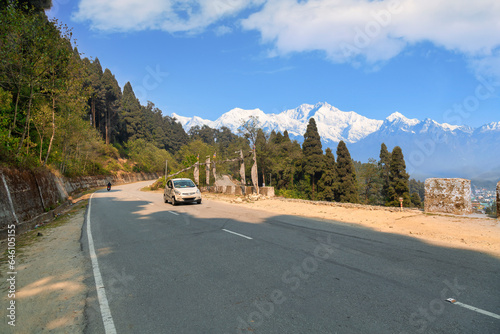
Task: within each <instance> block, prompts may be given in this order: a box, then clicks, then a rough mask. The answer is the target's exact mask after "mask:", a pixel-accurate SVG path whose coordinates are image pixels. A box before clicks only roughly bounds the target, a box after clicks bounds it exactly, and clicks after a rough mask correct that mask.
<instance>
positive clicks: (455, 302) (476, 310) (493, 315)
mask: <svg viewBox="0 0 500 334" xmlns="http://www.w3.org/2000/svg"><path fill="white" fill-rule="evenodd" d="M446 301H447V302H450V303H452V304H453V305H458V306H462V307H464V308H466V309H469V310H472V311H475V312H477V313H481V314H484V315H487V316H490V317H492V318H495V319H498V320H500V315H498V314H495V313H491V312H488V311H485V310H481V309H480V308H477V307H474V306H470V305H467V304H464V303H461V302H459V301H456V300H455V299H453V298H448V299H446Z"/></svg>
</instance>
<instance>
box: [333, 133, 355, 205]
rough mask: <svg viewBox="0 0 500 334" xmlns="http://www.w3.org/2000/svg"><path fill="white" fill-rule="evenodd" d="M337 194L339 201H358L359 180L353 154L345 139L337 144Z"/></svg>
mask: <svg viewBox="0 0 500 334" xmlns="http://www.w3.org/2000/svg"><path fill="white" fill-rule="evenodd" d="M336 166H337V168H336V170H337V180H338V182H337V192H336V194H337V196H336V200H337V201H338V202H349V203H358V202H359V197H358V189H357V185H358V182H357V180H356V170H355V169H354V164H353V162H352V159H351V154H350V153H349V150H348V149H347V146H346V145H345V143H344V141H342V140H341V141H340V142H339V144H338V146H337V165H336Z"/></svg>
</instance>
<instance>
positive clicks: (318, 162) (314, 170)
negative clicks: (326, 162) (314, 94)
mask: <svg viewBox="0 0 500 334" xmlns="http://www.w3.org/2000/svg"><path fill="white" fill-rule="evenodd" d="M302 152H303V154H304V172H305V173H306V174H309V175H311V185H312V196H311V197H312V199H315V196H316V195H315V183H316V180H318V179H319V178H320V177H321V170H322V167H323V149H322V145H321V138H320V136H319V133H318V128H317V126H316V121H315V120H314V118H312V117H311V118H310V119H309V123H308V124H307V129H306V133H305V134H304V143H303V144H302Z"/></svg>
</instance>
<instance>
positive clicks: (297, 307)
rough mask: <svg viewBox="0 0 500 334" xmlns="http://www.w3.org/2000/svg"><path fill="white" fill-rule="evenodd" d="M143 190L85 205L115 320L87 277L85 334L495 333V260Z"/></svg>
mask: <svg viewBox="0 0 500 334" xmlns="http://www.w3.org/2000/svg"><path fill="white" fill-rule="evenodd" d="M147 184H148V182H146V183H144V182H142V183H135V184H131V185H125V186H119V187H113V188H112V190H111V191H110V192H107V191H106V190H105V189H104V190H101V191H98V192H96V193H95V194H94V196H93V198H92V200H91V206H90V208H91V210H90V215H88V210H87V219H86V223H85V225H84V230H83V231H82V246H83V248H84V250H85V251H86V252H87V253H89V242H88V241H89V240H88V235H87V227H88V224H89V223H90V230H91V235H92V240H93V246H94V247H95V253H96V254H97V256H96V259H97V261H98V266H99V270H100V274H101V276H102V281H103V286H104V288H102V289H101V288H99V290H102V291H101V292H105V296H106V298H107V304H108V305H109V310H110V314H111V317H110V318H107V317H106V312H102V309H101V306H100V304H99V302H98V295H97V292H96V283H95V278H94V275H93V274H92V273H89V277H90V278H89V279H87V284H88V285H89V287H90V288H91V293H90V294H89V296H88V299H87V307H86V318H87V321H88V326H87V329H86V333H105V325H104V324H105V323H106V324H107V325H106V326H107V328H108V330H109V331H108V333H111V332H112V330H113V328H114V329H115V330H116V333H155V334H156V333H217V334H221V333H280V334H281V333H287V334H288V333H482V334H485V333H495V334H498V333H500V319H497V318H495V317H494V316H495V315H498V314H500V260H499V259H497V258H493V257H491V256H488V255H484V254H481V253H476V252H471V251H465V250H457V249H448V248H440V247H436V246H433V245H429V244H425V243H422V242H421V241H418V240H416V239H412V238H408V237H404V236H399V235H392V234H386V233H379V232H374V231H372V230H370V229H367V228H361V227H357V226H352V225H349V224H344V223H340V222H336V221H328V220H318V219H310V218H302V217H295V216H283V215H281V216H273V215H271V214H269V213H265V212H261V211H253V210H251V209H249V208H248V206H245V205H244V204H242V205H230V204H225V203H219V202H214V201H208V200H204V201H203V203H202V204H201V205H197V204H188V205H180V206H176V207H174V206H172V205H170V204H165V203H163V198H162V196H161V194H158V193H148V192H141V191H139V189H140V188H141V187H143V186H145V185H147ZM290 205H293V204H290ZM235 233H237V234H235ZM89 256H90V255H89ZM447 298H455V299H456V300H457V301H458V302H459V303H462V304H461V305H458V304H457V303H455V304H451V303H449V302H447V301H446V299H447ZM464 305H465V306H464ZM467 306H472V307H475V308H478V309H479V310H477V309H476V310H472V309H470V308H467ZM481 310H485V311H489V312H492V313H493V315H491V314H483V313H480V312H481ZM103 314H104V315H105V320H103V318H102V315H103ZM110 323H111V324H112V326H111V327H110V326H109V324H110ZM110 328H111V329H110Z"/></svg>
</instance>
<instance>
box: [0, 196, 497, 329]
mask: <svg viewBox="0 0 500 334" xmlns="http://www.w3.org/2000/svg"><path fill="white" fill-rule="evenodd" d="M204 198H205V199H210V200H216V201H224V202H227V203H230V204H231V205H235V206H241V205H245V206H247V207H251V208H254V209H256V210H265V211H268V212H271V213H274V214H276V215H297V216H307V217H313V218H319V219H332V220H336V221H341V222H346V223H352V224H358V225H362V226H365V227H368V228H371V229H373V230H376V231H380V232H386V233H396V234H402V235H406V236H409V237H414V238H418V239H420V240H422V241H424V242H428V243H431V244H435V245H439V246H443V247H451V248H463V249H469V250H474V251H479V252H483V253H487V254H490V255H492V256H495V257H498V258H500V224H499V223H500V221H499V220H497V219H492V218H480V219H479V218H470V217H458V216H446V215H428V214H424V213H422V212H420V211H415V210H412V211H408V212H397V211H396V212H390V211H383V210H373V209H370V208H343V207H333V206H325V205H314V204H310V203H297V202H294V203H290V202H288V201H284V200H280V199H269V200H259V201H255V202H241V203H232V201H234V197H229V196H224V195H214V194H207V195H204ZM86 204H87V201H82V202H79V203H78V204H76V205H74V206H73V207H72V208H71V209H70V211H69V212H66V213H65V214H63V215H62V216H60V217H59V218H58V219H57V220H55V221H54V222H53V223H51V224H48V225H46V226H44V227H42V228H40V229H36V230H33V231H31V232H28V233H26V234H25V235H23V236H18V238H17V240H16V242H18V243H19V244H21V243H25V244H26V245H25V246H23V247H21V250H22V252H20V253H17V254H16V262H17V263H16V271H17V275H16V298H15V301H16V304H15V305H16V311H15V312H16V322H15V324H16V326H15V327H12V326H10V325H9V324H8V321H9V319H8V318H7V313H6V311H7V310H6V309H7V307H8V305H9V301H10V299H9V298H8V289H9V285H8V282H7V281H6V279H7V278H8V277H7V275H6V273H7V272H8V266H7V264H6V263H2V265H1V281H0V288H1V291H2V295H1V296H0V303H1V312H0V316H1V317H2V321H0V333H82V332H83V329H84V326H85V318H84V308H85V299H86V297H87V287H86V286H85V284H84V279H85V275H86V274H89V272H90V264H89V260H88V259H87V258H86V257H85V256H84V253H83V252H82V251H81V246H80V236H81V233H82V225H83V222H84V214H85V206H86ZM38 233H41V234H42V236H37V234H38ZM2 258H3V259H5V254H3V256H2Z"/></svg>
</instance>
